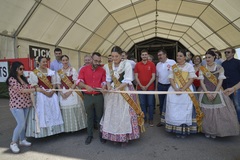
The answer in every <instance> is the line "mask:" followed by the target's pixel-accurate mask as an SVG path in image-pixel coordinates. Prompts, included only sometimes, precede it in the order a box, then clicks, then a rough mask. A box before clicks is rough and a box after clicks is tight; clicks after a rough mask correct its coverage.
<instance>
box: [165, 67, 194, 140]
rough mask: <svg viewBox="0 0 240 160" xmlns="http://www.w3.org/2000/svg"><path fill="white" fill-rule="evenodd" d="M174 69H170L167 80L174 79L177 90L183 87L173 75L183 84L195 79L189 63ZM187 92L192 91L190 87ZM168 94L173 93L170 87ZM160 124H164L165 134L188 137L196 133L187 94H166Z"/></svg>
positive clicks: (192, 111) (192, 110) (190, 101)
mask: <svg viewBox="0 0 240 160" xmlns="http://www.w3.org/2000/svg"><path fill="white" fill-rule="evenodd" d="M174 66H177V67H176V69H174V70H173V69H171V70H170V74H169V78H171V79H174V82H175V83H176V86H177V88H180V87H183V86H182V85H181V83H180V82H179V78H177V76H176V75H175V73H179V74H180V76H182V78H183V79H184V81H185V82H187V81H188V79H189V78H196V75H195V70H194V68H193V66H192V65H191V64H189V63H185V65H184V66H183V67H180V66H178V65H177V64H176V65H174ZM189 89H190V90H189V91H193V87H192V85H190V86H189ZM168 91H169V92H174V89H173V87H172V86H170V87H169V89H168ZM161 122H162V123H164V124H165V129H166V131H167V132H173V133H176V134H181V135H189V134H190V133H197V123H196V113H195V109H194V106H193V101H192V100H191V98H190V96H189V95H188V94H185V93H183V94H180V95H177V94H168V95H167V98H166V105H165V106H164V108H163V113H162V117H161Z"/></svg>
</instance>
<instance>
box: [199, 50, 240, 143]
mask: <svg viewBox="0 0 240 160" xmlns="http://www.w3.org/2000/svg"><path fill="white" fill-rule="evenodd" d="M205 57H206V62H207V64H206V66H202V67H200V73H199V79H201V88H202V90H203V91H204V92H209V91H216V92H219V93H203V94H200V96H199V102H200V106H201V110H202V111H203V113H204V118H203V124H202V132H203V133H205V136H206V137H207V138H209V137H211V138H216V136H218V137H225V136H236V135H239V124H238V119H237V114H236V110H235V108H234V105H233V103H232V101H231V100H230V98H229V97H228V96H226V95H225V94H223V93H222V87H221V86H222V82H223V79H225V78H226V77H225V76H224V69H223V67H221V66H220V65H217V64H216V63H215V62H214V60H215V58H216V54H215V53H214V52H213V51H207V53H206V54H205Z"/></svg>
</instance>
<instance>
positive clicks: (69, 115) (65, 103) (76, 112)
mask: <svg viewBox="0 0 240 160" xmlns="http://www.w3.org/2000/svg"><path fill="white" fill-rule="evenodd" d="M64 73H65V74H66V76H67V77H69V79H70V80H71V81H72V83H74V81H76V80H77V79H78V74H77V71H76V69H75V68H72V67H70V68H69V69H68V70H67V71H66V72H64ZM57 83H61V79H60V76H59V74H57ZM62 89H63V91H62V92H63V93H66V92H67V89H66V88H65V86H64V85H62ZM59 102H60V108H61V112H62V116H63V121H64V132H74V131H78V130H81V129H83V128H86V127H87V120H86V118H87V117H86V116H87V115H86V111H85V108H84V104H83V100H82V98H81V97H79V95H78V94H77V93H76V92H72V93H71V94H70V96H69V97H68V98H66V99H63V98H62V96H61V95H60V94H59Z"/></svg>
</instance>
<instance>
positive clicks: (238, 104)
mask: <svg viewBox="0 0 240 160" xmlns="http://www.w3.org/2000/svg"><path fill="white" fill-rule="evenodd" d="M224 53H225V56H226V60H225V61H224V62H223V63H222V66H223V68H224V72H225V76H226V79H225V80H223V88H224V89H226V88H230V87H233V86H234V85H236V84H237V83H238V82H240V60H238V59H235V58H234V54H235V53H236V51H235V49H233V48H227V49H226V50H225V52H224ZM230 98H231V99H232V100H233V103H234V105H235V108H236V111H237V115H238V122H240V89H238V90H236V93H235V94H231V95H230Z"/></svg>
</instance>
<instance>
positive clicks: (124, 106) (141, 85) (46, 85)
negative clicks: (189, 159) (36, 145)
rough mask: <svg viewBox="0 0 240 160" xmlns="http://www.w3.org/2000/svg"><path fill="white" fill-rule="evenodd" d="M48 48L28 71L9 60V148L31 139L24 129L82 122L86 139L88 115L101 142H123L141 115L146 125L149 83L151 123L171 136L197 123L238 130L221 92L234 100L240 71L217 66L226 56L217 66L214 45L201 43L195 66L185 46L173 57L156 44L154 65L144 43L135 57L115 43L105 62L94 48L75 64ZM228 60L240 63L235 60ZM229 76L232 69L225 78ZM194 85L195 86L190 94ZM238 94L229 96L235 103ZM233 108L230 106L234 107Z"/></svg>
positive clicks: (139, 127) (41, 130) (210, 133)
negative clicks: (12, 123) (50, 55)
mask: <svg viewBox="0 0 240 160" xmlns="http://www.w3.org/2000/svg"><path fill="white" fill-rule="evenodd" d="M228 51H230V50H229V49H227V50H226V52H225V53H226V57H227V54H228ZM231 51H232V52H234V50H233V49H231ZM54 53H55V57H56V60H54V61H53V62H51V64H50V69H49V68H48V67H47V66H48V65H47V59H46V58H45V57H39V58H38V67H37V68H36V69H34V70H33V71H32V72H31V73H30V77H29V78H28V79H27V78H26V77H24V75H23V71H24V65H23V64H22V63H21V62H13V63H12V67H11V70H10V74H9V77H8V79H7V85H8V86H9V95H10V110H11V112H12V114H13V116H14V118H15V119H16V122H17V126H16V128H15V129H14V132H13V137H12V142H11V144H10V149H11V150H12V152H14V153H18V152H19V151H20V149H19V147H18V144H19V145H23V146H30V145H31V143H30V142H28V141H27V140H26V137H35V138H42V137H46V136H51V135H55V134H58V133H62V132H74V131H78V130H81V129H84V128H87V134H88V136H87V138H86V140H85V144H86V145H88V144H90V143H91V142H92V139H93V131H94V123H96V124H97V125H98V128H99V138H100V141H101V143H105V142H106V140H108V141H113V142H114V143H118V142H120V143H121V145H123V146H124V145H126V143H127V142H128V141H129V140H134V139H138V138H139V137H140V132H143V131H144V123H146V122H148V123H149V125H150V126H151V127H152V126H153V115H154V109H155V95H154V93H153V94H149V93H148V92H151V91H155V90H157V91H163V93H164V94H162V93H161V94H159V95H158V96H159V102H160V107H159V110H160V115H161V122H160V123H159V124H157V126H158V127H160V126H165V129H166V131H168V132H173V133H175V134H176V136H177V137H182V138H184V137H186V136H187V135H189V134H190V133H197V132H198V131H202V132H203V133H205V135H206V137H212V138H216V136H219V137H224V136H234V135H238V134H239V122H238V119H239V116H237V114H236V110H235V108H234V103H232V101H231V100H230V98H229V97H228V95H230V94H231V96H233V100H234V97H236V95H233V94H232V93H233V92H235V93H237V94H238V95H239V93H240V92H239V93H238V90H239V88H240V83H238V82H240V71H238V72H239V73H238V74H237V75H236V74H235V75H232V73H227V72H224V69H225V68H224V63H225V61H224V62H223V63H222V65H223V67H222V66H220V65H218V64H216V63H215V62H214V60H215V58H216V54H215V52H214V51H211V50H209V51H207V53H206V54H205V56H206V65H205V66H201V65H200V63H201V57H200V56H199V57H194V58H193V59H192V60H193V64H191V63H188V62H187V61H186V60H187V53H186V52H185V51H179V52H178V53H177V55H176V61H177V62H175V61H174V60H171V59H168V58H167V52H166V51H165V50H160V51H159V52H158V59H159V63H158V64H157V65H156V66H155V64H154V63H153V62H151V61H150V60H149V55H148V51H147V50H142V51H141V58H142V60H141V61H140V62H137V63H135V62H131V60H127V59H126V56H125V54H126V52H124V51H122V49H121V48H120V47H118V46H115V47H113V48H112V50H111V56H109V57H108V58H109V61H108V63H107V64H105V65H101V62H102V61H101V54H100V53H98V52H94V53H92V55H91V56H85V57H84V63H85V64H84V66H83V67H81V68H80V69H79V71H77V70H76V69H74V68H73V67H72V66H71V65H70V63H69V57H68V56H67V55H62V50H61V49H60V48H56V49H55V50H54ZM233 55H234V53H233ZM229 60H230V59H229ZM226 61H228V58H227V60H226ZM231 61H232V60H231ZM231 63H232V64H231V65H234V67H235V68H234V69H238V70H239V66H238V65H239V63H240V61H239V60H234V64H233V62H231ZM226 66H227V67H228V70H231V69H233V67H232V68H231V67H229V66H228V64H227V65H226ZM237 67H238V68H237ZM230 72H231V71H230ZM232 76H239V77H238V78H236V77H235V78H233V80H229V79H231V77H232ZM226 77H227V80H228V82H227V83H226V84H227V88H229V89H226V88H225V89H226V90H225V91H224V92H225V94H224V93H223V89H222V83H223V82H224V79H225V78H226ZM192 84H194V85H192ZM195 84H198V86H197V85H195ZM134 85H137V86H136V89H137V90H138V91H141V94H139V95H138V96H137V95H136V94H132V93H131V91H134V90H135V88H134ZM80 89H81V90H82V91H81V90H80ZM196 90H197V91H202V93H201V94H196V95H195V94H194V92H193V91H196ZM122 91H124V92H122ZM186 91H187V93H184V92H186ZM212 91H214V92H212ZM167 92H176V93H171V94H166V93H167ZM139 93H140V92H139ZM238 101H239V98H235V100H234V102H235V106H236V104H237V105H238V104H239V103H238ZM139 103H140V105H139ZM236 108H239V107H236ZM239 112H240V111H239V109H237V113H238V115H239ZM18 142H19V143H18Z"/></svg>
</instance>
